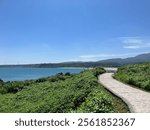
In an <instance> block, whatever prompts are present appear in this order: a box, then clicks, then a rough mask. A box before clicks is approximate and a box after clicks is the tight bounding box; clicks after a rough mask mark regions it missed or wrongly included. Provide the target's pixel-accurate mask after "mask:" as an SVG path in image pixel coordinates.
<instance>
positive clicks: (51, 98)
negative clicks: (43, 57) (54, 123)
mask: <svg viewBox="0 0 150 130" xmlns="http://www.w3.org/2000/svg"><path fill="white" fill-rule="evenodd" d="M104 72H105V71H104V70H103V69H101V68H96V69H92V70H85V71H83V72H81V73H79V74H70V73H66V74H63V73H59V74H57V75H55V76H50V77H47V78H41V79H38V80H29V81H19V82H17V81H16V82H3V81H2V80H0V112H6V113H8V112H9V113H18V112H21V113H31V112H32V113H35V112H37V113H48V112H52V113H68V112H92V113H93V112H95V113H96V112H98V113H99V112H128V109H127V106H126V105H125V104H124V103H123V102H122V101H121V100H120V99H118V98H117V97H115V96H114V95H112V94H111V93H109V92H108V91H107V90H105V89H104V88H103V87H102V86H101V85H100V84H99V83H98V82H97V75H99V74H102V73H104ZM116 104H119V105H120V106H117V105H116Z"/></svg>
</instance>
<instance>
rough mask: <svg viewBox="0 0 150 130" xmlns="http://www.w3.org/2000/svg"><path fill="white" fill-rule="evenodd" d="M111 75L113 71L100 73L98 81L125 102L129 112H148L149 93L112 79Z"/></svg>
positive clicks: (149, 103) (149, 109)
mask: <svg viewBox="0 0 150 130" xmlns="http://www.w3.org/2000/svg"><path fill="white" fill-rule="evenodd" d="M112 75H113V73H105V74H102V75H100V76H99V77H98V78H99V82H100V83H101V84H102V85H103V86H104V87H105V88H107V89H108V90H109V91H111V92H112V93H114V94H115V95H117V96H118V97H120V98H121V99H122V100H123V101H124V102H126V104H127V105H128V107H129V109H130V111H131V112H135V113H150V93H149V92H145V91H142V90H139V89H136V88H133V87H131V86H129V85H125V84H123V83H121V82H119V81H117V80H115V79H113V77H112Z"/></svg>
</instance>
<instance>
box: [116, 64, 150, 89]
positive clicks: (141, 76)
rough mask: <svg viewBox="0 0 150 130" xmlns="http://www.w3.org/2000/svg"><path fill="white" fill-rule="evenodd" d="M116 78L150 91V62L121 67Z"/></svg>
mask: <svg viewBox="0 0 150 130" xmlns="http://www.w3.org/2000/svg"><path fill="white" fill-rule="evenodd" d="M115 78H116V79H118V80H120V81H123V82H125V83H127V84H130V85H133V86H136V87H139V88H141V89H144V90H147V91H150V63H145V64H135V65H128V66H124V67H121V68H119V70H118V72H117V73H116V74H115Z"/></svg>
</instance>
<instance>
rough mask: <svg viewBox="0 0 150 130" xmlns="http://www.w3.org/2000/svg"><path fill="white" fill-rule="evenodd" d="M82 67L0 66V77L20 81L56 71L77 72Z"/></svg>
mask: <svg viewBox="0 0 150 130" xmlns="http://www.w3.org/2000/svg"><path fill="white" fill-rule="evenodd" d="M82 70H83V69H82V68H23V67H4V68H0V79H2V80H3V81H21V80H29V79H38V78H42V77H47V76H51V75H55V74H57V73H60V72H62V73H66V72H70V73H79V72H81V71H82Z"/></svg>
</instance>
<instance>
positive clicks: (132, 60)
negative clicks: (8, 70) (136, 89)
mask: <svg viewBox="0 0 150 130" xmlns="http://www.w3.org/2000/svg"><path fill="white" fill-rule="evenodd" d="M144 62H150V53H146V54H141V55H137V56H135V57H129V58H125V59H122V58H114V59H107V60H101V61H95V62H81V61H79V62H63V63H45V64H28V65H1V66H0V67H8V66H9V67H38V68H55V67H97V66H104V67H119V66H122V65H127V64H136V63H144Z"/></svg>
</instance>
